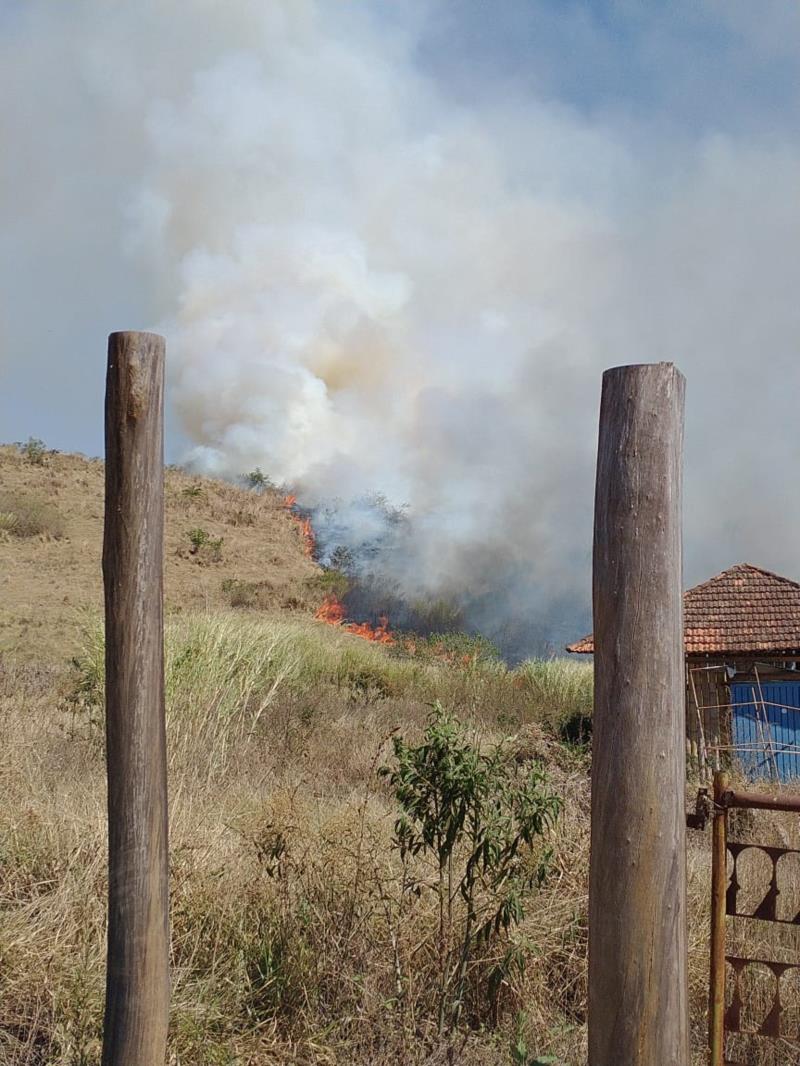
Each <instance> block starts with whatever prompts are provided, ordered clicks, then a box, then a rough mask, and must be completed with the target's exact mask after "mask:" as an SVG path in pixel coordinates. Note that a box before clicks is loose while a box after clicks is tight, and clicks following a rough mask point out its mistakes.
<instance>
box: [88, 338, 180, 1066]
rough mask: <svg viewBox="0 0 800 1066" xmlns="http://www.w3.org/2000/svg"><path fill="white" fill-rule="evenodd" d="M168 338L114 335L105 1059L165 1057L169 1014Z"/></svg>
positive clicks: (152, 1063) (155, 1064)
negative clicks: (165, 428)
mask: <svg viewBox="0 0 800 1066" xmlns="http://www.w3.org/2000/svg"><path fill="white" fill-rule="evenodd" d="M163 391H164V340H163V338H162V337H159V336H156V335H155V334H152V333H112V334H111V336H110V337H109V340H108V373H107V379H106V501H105V535H104V540H103V579H104V583H105V610H106V747H107V762H108V828H109V841H108V850H109V890H108V893H109V914H108V970H107V978H106V1010H105V1028H104V1037H103V1066H163V1063H164V1060H165V1057H166V1043H167V1023H168V1016H169V883H168V877H169V869H168V842H167V762H166V738H165V724H164V652H163V649H164V639H163V577H162V575H163V540H164V446H163Z"/></svg>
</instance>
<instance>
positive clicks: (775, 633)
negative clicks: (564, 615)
mask: <svg viewBox="0 0 800 1066" xmlns="http://www.w3.org/2000/svg"><path fill="white" fill-rule="evenodd" d="M683 618H684V641H685V646H686V654H687V655H713V654H720V653H725V654H730V653H733V652H737V653H739V654H747V653H749V652H756V653H758V654H761V655H763V654H765V653H789V652H795V651H798V650H800V585H798V584H797V582H795V581H790V580H789V579H788V578H787V577H780V576H779V575H778V574H773V573H771V571H769V570H762V569H761V567H758V566H751V565H750V564H749V563H739V564H738V565H736V566H732V567H731V568H730V569H729V570H724V571H723V572H722V573H721V574H717V576H716V577H712V578H710V579H709V580H708V581H704V582H703V583H702V584H701V585H695V587H694V588H692V589H689V590H688V591H687V592H685V593H684V594H683ZM567 651H571V652H577V653H583V654H591V653H592V652H593V651H594V639H593V637H592V636H591V635H589V636H588V637H584V638H583V640H579V641H577V642H576V643H575V644H569V645H568V646H567Z"/></svg>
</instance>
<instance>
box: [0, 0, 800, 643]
mask: <svg viewBox="0 0 800 1066" xmlns="http://www.w3.org/2000/svg"><path fill="white" fill-rule="evenodd" d="M386 7H388V5H386V6H385V7H384V6H382V5H379V4H372V5H345V4H340V3H326V2H322V0H320V2H318V3H317V2H311V0H281V2H277V0H273V2H270V3H264V2H263V0H235V2H233V3H230V4H226V5H219V4H215V3H211V2H210V0H194V2H193V3H192V4H191V5H186V4H178V3H177V2H167V0H161V2H159V3H155V2H152V3H149V4H148V3H146V4H144V5H138V4H137V5H127V6H125V5H121V4H110V5H106V4H100V3H98V2H96V0H82V2H79V3H74V4H70V5H57V4H48V3H32V4H31V5H29V6H28V7H26V8H25V9H22V8H20V9H19V10H15V11H12V12H11V13H10V14H8V15H7V16H6V20H7V23H8V25H7V26H6V29H7V33H6V43H5V45H4V46H3V52H4V54H2V53H0V59H2V60H3V61H4V62H3V65H4V69H5V71H6V77H7V78H8V77H9V75H10V77H11V82H10V84H13V85H14V87H15V92H14V95H13V100H12V101H7V103H6V104H5V105H3V107H2V114H0V133H1V134H2V135H3V143H4V144H5V145H6V146H8V145H14V146H15V150H14V151H13V152H12V153H10V158H9V157H6V158H5V159H4V162H3V183H4V186H5V191H6V193H7V195H6V196H5V197H4V204H5V207H4V208H3V212H4V220H3V221H4V227H3V228H4V231H5V236H4V238H3V242H4V249H3V250H4V252H6V253H8V254H9V255H13V256H14V258H15V262H16V266H15V275H16V278H15V279H14V280H12V281H11V285H12V290H13V286H14V285H16V286H17V287H18V288H19V289H20V291H22V289H23V288H24V289H25V292H24V294H23V296H24V298H23V299H22V305H21V306H23V307H27V308H29V309H30V307H31V304H32V303H33V298H32V296H31V295H30V292H31V291H35V292H36V294H37V295H36V302H37V305H38V303H39V302H40V301H41V305H42V306H45V307H52V308H56V309H58V310H59V311H60V312H66V311H69V312H70V316H71V317H70V321H71V322H74V323H75V325H74V333H73V334H72V337H71V340H72V346H73V347H74V349H75V351H76V352H79V351H80V349H81V346H82V347H83V348H86V347H96V345H97V339H96V336H94V335H90V334H89V333H88V332H87V331H88V330H89V329H90V326H91V328H92V329H97V326H98V322H97V316H96V311H95V309H96V307H97V302H98V300H99V299H102V298H104V294H106V293H108V294H109V296H108V301H109V302H108V306H112V307H116V306H122V307H129V308H130V309H131V311H132V312H135V314H136V315H137V316H138V317H139V319H140V321H139V323H138V324H141V325H142V326H151V327H154V328H159V329H161V330H163V331H164V332H166V334H167V335H168V338H169V347H170V357H171V402H172V405H173V408H174V411H175V412H176V414H177V416H178V418H179V419H180V424H181V426H182V429H183V433H184V434H185V436H186V438H187V439H188V441H189V442H190V445H189V448H188V453H187V456H186V457H187V458H188V459H189V460H190V461H191V462H193V463H195V464H196V465H198V466H200V467H202V468H203V469H205V470H208V471H210V472H214V473H219V474H222V475H237V474H239V473H241V472H243V471H245V470H249V469H252V468H253V467H255V466H260V467H261V468H262V469H264V470H265V471H267V472H268V473H269V474H270V475H271V477H272V478H273V479H275V480H276V481H281V482H286V483H288V484H291V485H292V486H294V487H295V488H296V490H297V491H298V493H299V495H300V499H301V501H302V502H303V503H304V504H306V505H307V506H309V507H310V508H312V509H315V510H316V511H317V512H318V515H319V528H320V532H321V535H322V544H323V549H330V548H332V547H333V546H334V544H335V543H347V544H350V545H351V546H354V547H358V545H359V544H361V543H363V542H364V541H369V540H370V539H371V538H373V537H374V536H375V535H376V531H375V529H374V528H373V525H374V522H375V516H374V513H370V514H369V515H367V514H366V513H365V509H364V508H363V507H362V506H360V505H359V504H357V503H356V504H353V503H352V502H351V501H354V500H355V501H357V500H359V499H360V498H361V497H362V496H363V494H364V493H367V492H371V491H378V492H381V493H384V494H385V495H386V497H387V498H388V499H389V500H390V501H392V502H393V503H394V504H398V505H399V504H405V505H407V513H408V516H409V517H408V521H407V522H406V523H405V524H404V525H403V530H404V532H403V534H402V536H396V535H394V539H392V541H391V543H392V545H393V551H392V552H389V553H386V552H384V553H383V554H382V555H381V563H380V565H381V568H382V570H383V576H384V577H385V578H386V579H387V580H389V579H391V581H393V582H394V584H395V585H396V587H397V589H398V590H399V591H400V593H401V594H402V595H403V596H406V597H408V598H411V599H414V598H417V597H420V596H433V597H436V596H443V597H453V596H455V597H456V598H458V599H459V601H460V602H461V603H462V604H463V605H464V606H465V609H466V612H467V619H468V622H469V623H470V624H472V625H474V626H478V627H481V628H482V629H484V630H485V631H487V632H488V633H489V634H490V635H494V636H496V637H498V638H499V639H501V640H502V642H503V643H504V646H505V647H506V648H507V649H509V651H510V652H511V653H512V654H522V653H525V652H526V651H529V650H532V649H533V648H534V647H542V646H543V645H546V644H548V643H549V644H551V645H553V646H558V645H560V644H562V643H563V642H564V640H566V639H568V638H570V637H572V636H574V635H576V634H578V633H579V632H580V630H581V628H582V627H583V626H584V625H585V624H586V623H587V620H588V574H589V553H590V545H589V542H590V534H591V530H590V524H591V497H592V476H593V461H594V459H593V454H594V446H595V439H596V413H597V399H598V395H599V375H600V372H601V370H602V369H603V368H604V367H605V366H609V365H614V364H617V363H622V362H639V361H650V360H659V359H674V360H675V361H676V362H677V363H678V364H679V365H680V366H681V367H682V369H683V370H684V371H685V372H686V374H687V376H688V378H689V393H688V396H689V408H688V426H687V438H688V456H687V520H686V529H687V578H688V579H689V580H691V581H694V580H699V579H701V578H703V577H705V576H709V575H710V574H711V573H713V572H715V571H716V570H719V569H721V568H722V567H724V566H727V565H730V564H731V563H733V562H737V561H742V560H745V559H746V560H748V561H753V562H756V563H762V564H764V565H770V566H773V567H774V568H776V569H778V570H781V571H783V572H786V573H788V574H789V575H791V576H800V558H798V550H797V548H796V537H795V534H794V525H795V519H796V518H797V517H798V512H799V511H800V508H798V504H797V503H796V502H795V501H796V499H797V497H796V494H795V493H794V492H793V491H792V486H793V482H794V476H793V475H794V470H793V465H794V464H793V459H794V455H795V453H796V450H797V440H798V434H797V430H796V407H797V399H796V397H797V385H798V381H799V380H800V374H799V373H798V369H797V361H796V356H797V350H798V340H797V338H798V336H799V335H800V311H799V310H798V308H800V302H799V301H798V299H797V293H798V291H800V268H799V267H798V256H797V251H796V250H797V248H798V246H799V245H800V211H798V208H797V190H798V188H800V153H798V150H797V149H796V147H795V146H794V144H792V143H791V142H790V141H789V140H788V139H785V138H783V137H782V136H781V135H780V133H779V131H776V130H772V131H770V132H769V135H766V134H765V135H763V136H758V135H756V134H754V133H752V132H748V133H747V134H745V133H739V134H736V133H725V132H714V131H713V130H712V131H709V130H708V128H704V129H703V131H702V132H701V133H697V134H692V132H691V131H686V130H682V131H681V132H680V133H676V132H674V131H673V133H672V134H670V133H668V132H667V133H665V130H664V126H663V124H662V123H654V124H653V125H652V126H651V127H648V125H647V123H646V122H645V123H642V122H641V121H637V122H633V121H631V120H630V117H629V116H617V117H615V114H614V113H612V112H609V113H607V114H604V115H601V116H599V117H598V115H597V114H594V115H593V116H592V117H591V118H590V117H586V116H585V115H584V116H583V117H582V116H581V112H580V111H579V110H578V109H577V108H574V107H573V108H568V107H566V106H564V105H563V104H562V103H558V102H556V101H553V100H552V99H548V97H547V95H546V94H544V93H542V94H541V95H540V96H537V95H535V94H531V93H530V92H528V93H526V94H522V93H520V94H516V95H514V94H513V93H510V94H509V95H508V96H507V97H506V98H505V99H503V100H501V99H499V98H498V94H497V93H487V94H486V95H485V97H484V98H482V99H474V100H471V101H467V100H466V99H465V96H464V93H463V92H462V93H460V94H459V93H455V92H451V91H449V90H448V84H446V83H445V82H443V81H442V77H441V76H440V74H437V68H436V64H435V63H432V62H430V61H426V62H423V61H422V59H421V58H420V57H421V56H423V54H424V48H423V47H422V43H423V42H424V34H425V27H426V25H427V20H428V18H429V16H430V15H431V14H432V13H437V12H438V14H439V16H440V17H441V7H440V6H439V5H425V4H420V5H414V6H413V7H412V8H409V11H410V13H409V14H406V15H404V16H403V17H402V18H400V16H398V15H396V14H395V17H394V18H393V19H392V20H391V21H389V12H388V11H387V10H386ZM732 11H733V12H734V14H735V17H736V19H741V18H742V17H743V16H742V13H741V11H742V9H741V8H740V6H739V5H734V7H733V8H732ZM760 40H761V39H760ZM760 47H764V48H766V47H767V45H766V44H765V43H764V41H763V40H761V44H760ZM442 69H444V67H443V68H442ZM461 75H462V80H463V71H462V72H461ZM696 78H697V75H696V72H693V79H694V80H693V82H692V84H693V85H696V84H697V81H696ZM47 85H50V86H53V88H52V90H51V91H48V92H43V86H47ZM459 101H460V102H459ZM21 199H22V200H24V201H25V202H26V203H27V204H28V208H29V209H28V210H27V211H24V212H23V213H22V215H21V216H20V213H19V211H18V205H19V203H20V200H21ZM15 204H16V205H17V207H15ZM6 215H13V216H14V217H13V219H11V218H6V217H5V216H6ZM87 251H88V252H91V255H90V256H89V255H87V254H86V253H87ZM26 272H27V273H26ZM20 279H22V280H20ZM26 279H27V280H26ZM76 279H79V280H76ZM122 283H124V285H125V287H126V293H127V299H128V303H127V304H126V303H125V302H124V301H123V303H122V304H121V305H120V301H119V296H118V295H117V296H115V295H114V287H115V285H116V286H117V287H119V285H120V284H122ZM26 301H27V302H26ZM93 315H94V318H93ZM34 317H35V316H34ZM5 319H6V321H5V326H2V325H0V330H2V333H0V337H2V349H3V352H4V358H5V359H9V358H14V353H15V351H24V350H25V344H26V342H25V340H24V339H23V332H24V329H26V328H28V329H30V328H33V329H34V332H35V336H36V338H37V345H38V346H39V351H40V355H39V358H40V359H44V360H47V359H48V358H49V359H51V360H52V362H53V363H54V364H55V363H58V362H61V361H63V360H65V359H66V361H67V365H68V366H71V365H72V361H71V359H70V357H69V356H64V354H63V350H62V351H59V352H56V351H55V350H54V349H53V347H52V341H50V342H48V340H47V338H46V337H45V336H43V335H42V334H41V333H40V332H39V331H41V330H42V329H44V326H43V325H42V324H37V325H35V326H33V327H31V326H30V321H31V316H30V315H28V316H27V318H26V316H24V315H22V314H21V313H20V314H15V312H14V311H13V309H12V310H10V311H9V313H8V314H6V316H5ZM26 321H27V323H28V325H27V326H26V325H25V323H26ZM120 325H121V323H120V322H119V321H116V322H114V323H110V324H109V328H119V326H120ZM3 334H4V335H3ZM48 343H49V344H50V347H49V348H48ZM42 349H43V350H44V352H45V353H47V352H48V351H50V352H51V353H52V354H51V355H50V356H47V355H46V354H45V355H41V351H42ZM9 353H10V354H9ZM74 365H75V367H76V368H79V367H80V366H82V365H84V366H85V361H83V359H82V357H81V356H80V355H77V354H76V355H75V356H74ZM334 499H336V500H339V501H342V503H341V505H340V506H339V509H338V511H337V516H336V518H335V520H333V521H329V520H328V519H327V518H326V506H327V505H328V504H329V503H330V501H331V500H334Z"/></svg>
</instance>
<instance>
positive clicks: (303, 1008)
mask: <svg viewBox="0 0 800 1066" xmlns="http://www.w3.org/2000/svg"><path fill="white" fill-rule="evenodd" d="M166 638H167V639H166V679H167V714H168V738H169V760H170V834H171V879H172V885H171V904H172V972H173V984H174V992H173V1005H172V1019H171V1031H170V1049H171V1051H170V1054H171V1058H170V1062H171V1063H172V1064H175V1066H178V1064H181V1066H189V1064H192V1066H193V1064H197V1066H200V1064H203V1066H205V1064H207V1063H211V1064H214V1063H220V1064H222V1063H225V1064H231V1066H232V1064H234V1063H244V1062H246V1063H249V1064H253V1066H261V1064H276V1066H277V1064H278V1063H281V1064H284V1063H339V1062H341V1063H348V1064H349V1063H353V1064H359V1066H367V1064H388V1063H409V1064H413V1063H420V1064H422V1063H434V1062H437V1061H440V1056H441V1055H442V1054H443V1053H444V1050H443V1047H442V1044H441V1038H440V1036H439V1035H437V1018H436V1016H435V1013H436V1012H435V1010H434V1009H433V1007H432V1003H433V1002H434V1001H435V999H436V990H437V989H438V988H439V976H438V974H437V970H436V958H437V953H436V951H435V950H434V947H433V945H434V944H435V937H436V929H437V908H436V904H435V899H434V894H433V893H432V892H430V891H429V890H428V889H426V887H425V876H426V874H425V871H424V869H423V868H422V867H420V869H419V871H418V872H417V874H416V875H415V876H417V877H418V879H419V889H418V890H416V891H414V892H409V882H408V878H409V877H410V876H412V875H413V874H414V866H413V864H411V865H409V863H408V862H405V863H404V862H402V861H401V860H400V857H399V855H398V853H397V851H396V850H394V849H393V847H392V843H391V842H392V832H393V825H394V822H395V819H396V817H397V814H398V811H397V808H396V805H395V802H394V800H393V797H392V795H391V793H390V790H389V789H388V786H387V785H386V784H385V783H382V782H381V779H380V778H379V776H378V774H377V769H378V766H379V765H381V764H382V763H384V762H385V761H386V760H387V759H389V757H390V753H391V744H390V738H391V736H392V734H393V733H394V732H395V731H397V730H402V732H403V734H404V735H405V736H407V737H409V738H410V739H413V738H414V736H415V735H416V736H420V735H421V733H422V730H423V728H424V726H425V723H426V720H427V718H428V715H429V713H430V710H431V704H432V702H433V701H434V700H435V699H437V698H440V699H442V701H443V702H444V703H445V704H446V705H449V706H450V707H451V708H454V709H456V710H457V711H458V713H459V714H460V715H461V716H462V717H463V718H464V719H465V720H466V721H467V722H468V726H469V729H470V735H472V736H474V738H475V739H476V740H477V742H478V743H479V744H485V745H486V746H487V747H488V746H490V745H492V744H494V743H496V741H497V740H498V739H500V737H501V736H502V735H503V733H505V732H509V731H510V732H512V733H514V734H515V735H516V739H511V740H510V741H509V748H508V756H509V759H512V760H515V761H516V762H525V761H528V760H530V759H531V758H532V757H533V753H534V752H536V753H539V754H541V753H542V752H546V751H547V750H550V749H551V748H552V750H553V752H554V753H555V752H556V748H557V745H556V744H555V743H554V742H553V741H552V740H547V739H546V738H545V736H544V734H543V733H541V731H540V730H539V727H538V725H537V721H538V716H539V711H540V709H541V707H542V706H543V704H542V703H541V701H542V700H543V699H544V698H545V697H544V696H543V695H542V694H541V693H540V694H532V693H529V692H527V691H526V689H525V688H524V687H521V686H520V684H519V678H518V675H517V673H516V672H515V671H510V670H508V669H506V668H505V667H504V666H502V664H498V663H473V664H472V665H470V666H468V667H466V668H463V669H462V668H455V667H453V666H450V665H447V664H444V663H440V662H428V661H424V662H420V661H417V660H416V659H415V658H414V657H412V656H408V657H402V656H397V655H392V654H387V652H386V649H384V648H381V647H378V646H375V645H372V644H370V643H368V642H365V641H361V640H358V639H357V638H355V637H353V636H350V635H348V634H346V633H343V632H340V631H338V630H336V629H333V628H331V627H327V626H324V625H322V624H318V623H314V622H307V621H283V620H264V619H260V620H259V619H258V618H257V617H251V616H242V614H241V613H240V612H238V613H237V612H231V613H230V614H218V615H195V616H189V615H186V616H183V615H176V616H175V617H173V618H171V619H170V620H169V622H168V625H167V633H166ZM103 659H104V646H103V634H102V627H101V626H100V625H99V624H97V623H91V624H90V625H89V626H88V628H87V633H86V639H85V644H84V648H83V651H82V654H81V655H80V656H79V657H78V659H77V660H76V663H75V665H74V667H73V669H72V670H71V671H70V673H69V674H67V675H63V676H54V675H51V674H50V673H45V674H41V673H37V672H36V671H33V670H30V669H27V670H21V669H18V668H10V667H9V668H8V669H7V670H6V671H5V672H3V671H0V728H2V730H3V734H4V737H5V738H6V744H5V746H4V748H3V750H2V754H1V755H0V797H1V798H0V863H2V878H0V914H1V915H2V920H1V921H0V959H1V960H2V966H0V1061H2V1062H3V1063H4V1064H5V1063H9V1064H13V1066H34V1064H36V1066H43V1064H45V1063H47V1064H54V1066H78V1064H80V1066H93V1064H95V1063H98V1062H99V1047H100V1034H101V1022H102V998H103V968H104V939H103V938H104V926H103V916H104V913H105V894H106V883H105V877H106V873H105V869H106V868H105V829H104V824H105V780H104V763H103V729H102V723H103V719H102V694H103ZM543 669H544V671H545V672H546V671H547V669H555V667H546V668H543ZM509 707H510V708H512V710H511V711H510V712H509ZM503 708H505V711H506V713H507V714H508V723H507V724H502V723H501V724H500V725H498V719H499V718H502V713H501V711H502V710H503ZM503 721H504V722H505V719H504V720H503ZM531 731H533V732H531ZM550 773H551V776H552V779H553V783H554V787H555V788H556V789H557V790H558V792H559V795H560V796H561V797H562V799H566V801H567V802H566V808H567V809H566V810H565V814H564V816H563V818H562V821H561V824H560V826H559V830H558V832H557V834H556V836H555V837H554V839H553V845H554V848H555V854H554V862H553V872H552V875H551V880H550V881H549V882H546V883H545V885H544V886H543V888H542V889H541V891H540V892H539V894H538V895H537V898H536V901H535V905H533V906H532V907H531V908H530V910H529V913H528V916H527V917H526V919H525V922H524V923H523V924H522V926H520V928H519V929H518V930H517V931H516V933H515V941H514V946H515V950H516V951H517V952H518V954H519V956H520V957H530V958H531V959H532V960H533V959H535V964H532V965H530V966H528V968H527V971H525V972H523V970H522V969H519V968H516V967H515V966H513V965H512V966H510V967H509V966H508V960H507V959H506V958H505V955H504V954H503V953H502V952H501V953H500V954H497V953H495V954H493V952H496V949H495V947H490V946H486V948H485V949H482V951H480V952H478V953H477V954H476V956H475V958H474V960H473V962H471V964H470V970H469V974H468V975H467V978H466V979H467V989H468V990H467V993H466V996H465V1002H467V1003H474V1004H476V1007H475V1010H476V1011H477V1009H478V1008H477V1005H478V1004H484V1003H487V1002H489V1000H488V999H487V994H486V991H485V987H483V985H482V984H481V982H485V981H486V980H487V976H486V975H487V974H490V973H492V972H494V971H495V970H496V971H497V973H498V974H502V975H503V976H502V979H501V980H500V981H499V983H498V984H497V987H496V988H495V989H494V991H493V992H492V996H491V1003H492V1004H493V1006H492V1008H491V1012H490V1014H489V1015H485V1014H474V1015H473V1014H470V1012H469V1011H467V1013H466V1015H465V1019H466V1021H467V1022H468V1023H469V1024H467V1025H466V1026H465V1029H464V1036H463V1041H462V1045H463V1046H460V1051H459V1054H460V1058H459V1059H458V1061H460V1062H463V1063H465V1064H469V1063H477V1062H481V1063H496V1064H498V1066H499V1064H501V1063H506V1062H508V1055H509V1052H508V1046H507V1045H508V1041H509V1040H510V1039H511V1036H510V1034H511V1032H512V1030H514V1031H516V1030H517V1029H518V1028H519V1026H520V1025H521V1024H522V1023H523V1022H524V1025H525V1026H526V1027H527V1030H528V1036H527V1042H528V1046H530V1047H531V1048H534V1047H536V1048H537V1050H540V1051H542V1052H546V1051H548V1050H552V1051H555V1052H557V1053H558V1054H559V1055H560V1056H561V1057H562V1059H563V1061H564V1062H571V1061H577V1059H576V1056H577V1055H578V1054H579V1049H580V1048H581V1047H582V1042H583V1011H584V1007H583V1003H584V996H585V990H584V978H583V953H584V942H585V889H584V887H583V881H584V873H585V869H584V867H585V863H584V861H583V860H582V859H580V858H579V857H580V856H584V855H585V850H586V849H585V834H586V815H585V812H586V809H587V807H586V804H587V795H586V777H585V769H584V768H582V767H581V766H580V765H578V764H576V763H575V761H574V759H573V760H569V759H568V760H565V761H564V762H563V766H562V764H561V763H560V762H559V760H558V758H556V759H555V762H554V763H553V765H552V766H551V770H550ZM567 838H568V839H569V848H567V849H565V848H563V847H562V844H561V841H562V840H566V839H567ZM576 859H577V861H576ZM505 950H506V948H504V949H503V951H505ZM398 982H399V983H398ZM523 1006H525V1007H526V1013H525V1017H524V1019H523V1018H522V1015H521V1013H520V1012H521V1010H522V1007H523ZM532 1007H534V1008H535V1009H531V1008H532ZM481 1010H483V1008H481ZM521 1019H522V1020H521ZM472 1026H474V1027H475V1028H472Z"/></svg>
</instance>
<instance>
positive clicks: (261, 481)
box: [243, 466, 272, 492]
mask: <svg viewBox="0 0 800 1066" xmlns="http://www.w3.org/2000/svg"><path fill="white" fill-rule="evenodd" d="M243 476H244V482H245V484H246V485H247V487H248V488H250V489H254V490H255V491H256V492H263V491H264V489H266V488H269V487H270V486H271V485H272V482H271V481H270V479H269V478H268V477H267V475H266V474H265V473H264V471H263V470H262V469H261V467H260V466H257V467H256V468H255V470H251V471H250V472H249V474H244V475H243Z"/></svg>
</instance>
